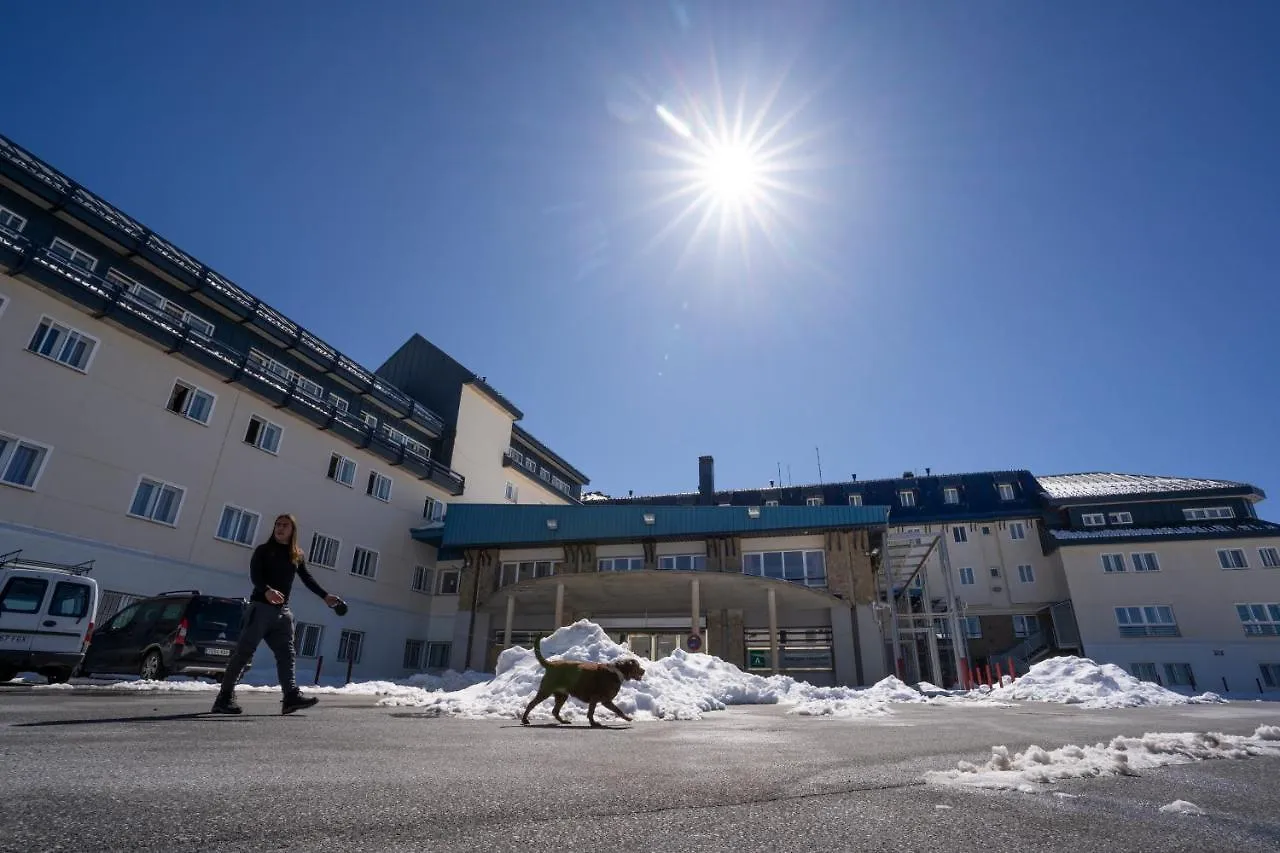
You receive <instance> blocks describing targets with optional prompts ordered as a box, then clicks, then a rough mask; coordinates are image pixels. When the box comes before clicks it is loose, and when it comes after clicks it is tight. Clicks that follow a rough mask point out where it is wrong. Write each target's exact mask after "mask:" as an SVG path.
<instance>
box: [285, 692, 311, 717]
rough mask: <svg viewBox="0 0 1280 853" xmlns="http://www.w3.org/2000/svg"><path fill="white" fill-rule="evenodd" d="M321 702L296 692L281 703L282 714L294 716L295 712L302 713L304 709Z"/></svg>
mask: <svg viewBox="0 0 1280 853" xmlns="http://www.w3.org/2000/svg"><path fill="white" fill-rule="evenodd" d="M319 701H320V700H319V699H317V698H316V697H314V696H303V695H302V694H301V693H300V692H298V691H296V690H295V691H294V692H293V693H290V694H288V695H287V696H285V697H284V701H282V702H281V703H280V706H281V707H280V713H282V714H292V713H293V712H294V711H301V710H302V709H303V708H310V707H311V706H312V705H314V704H316V703H317V702H319Z"/></svg>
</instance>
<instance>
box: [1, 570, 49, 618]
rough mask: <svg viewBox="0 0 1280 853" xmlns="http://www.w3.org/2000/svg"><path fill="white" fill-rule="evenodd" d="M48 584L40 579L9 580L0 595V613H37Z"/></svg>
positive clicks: (16, 578)
mask: <svg viewBox="0 0 1280 853" xmlns="http://www.w3.org/2000/svg"><path fill="white" fill-rule="evenodd" d="M48 588H49V582H48V581H47V580H44V579H42V578H24V577H14V578H10V579H9V582H8V583H7V584H5V585H4V592H3V593H0V611H2V612H8V613H39V612H40V604H41V602H43V601H44V594H45V590H47V589H48Z"/></svg>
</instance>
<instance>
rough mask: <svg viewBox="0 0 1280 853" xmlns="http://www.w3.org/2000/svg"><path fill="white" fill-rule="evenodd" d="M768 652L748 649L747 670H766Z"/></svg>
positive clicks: (767, 666) (766, 650)
mask: <svg viewBox="0 0 1280 853" xmlns="http://www.w3.org/2000/svg"><path fill="white" fill-rule="evenodd" d="M768 668H769V650H768V649H749V650H748V651H747V669H768Z"/></svg>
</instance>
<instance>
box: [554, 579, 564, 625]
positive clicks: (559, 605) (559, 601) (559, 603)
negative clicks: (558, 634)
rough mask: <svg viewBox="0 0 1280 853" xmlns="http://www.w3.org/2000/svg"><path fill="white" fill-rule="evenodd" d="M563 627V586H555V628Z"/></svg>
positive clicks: (559, 584) (560, 584)
mask: <svg viewBox="0 0 1280 853" xmlns="http://www.w3.org/2000/svg"><path fill="white" fill-rule="evenodd" d="M563 625H564V584H562V583H557V584H556V627H557V628H560V627H562V626H563Z"/></svg>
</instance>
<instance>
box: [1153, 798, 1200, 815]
mask: <svg viewBox="0 0 1280 853" xmlns="http://www.w3.org/2000/svg"><path fill="white" fill-rule="evenodd" d="M1160 811H1162V812H1164V813H1166V814H1195V815H1201V814H1204V809H1202V808H1200V807H1199V806H1197V805H1196V804H1195V803H1191V802H1187V801H1186V800H1174V801H1173V802H1172V803H1169V804H1168V805H1165V806H1161V807H1160Z"/></svg>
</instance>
